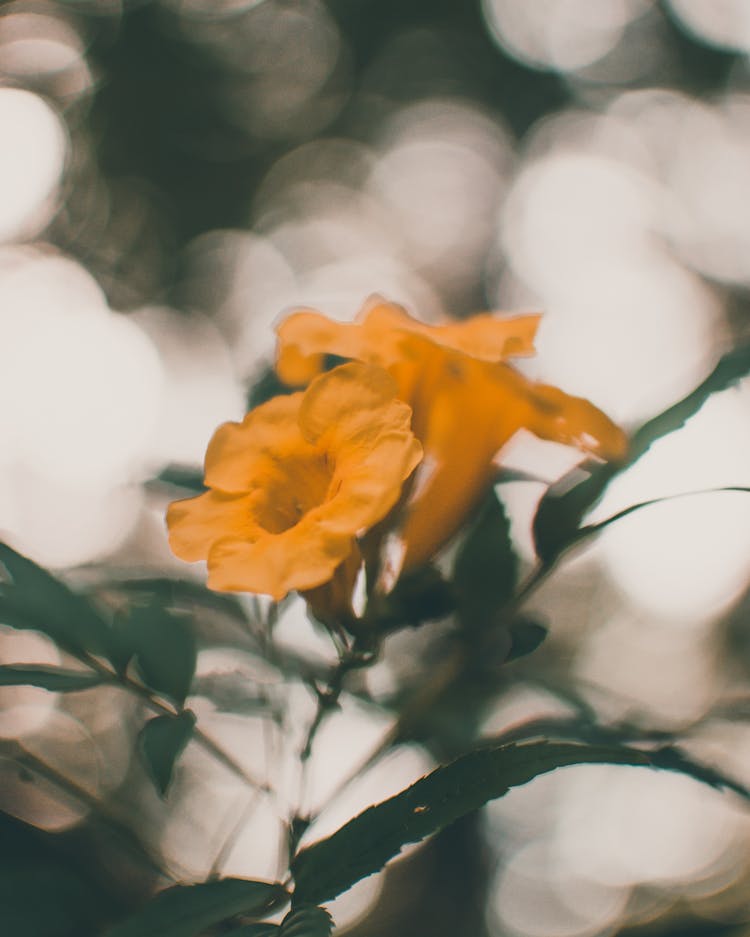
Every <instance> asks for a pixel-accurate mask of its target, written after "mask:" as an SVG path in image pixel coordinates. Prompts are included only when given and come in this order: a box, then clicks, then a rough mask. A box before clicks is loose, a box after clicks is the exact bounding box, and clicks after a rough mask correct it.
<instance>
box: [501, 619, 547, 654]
mask: <svg viewBox="0 0 750 937" xmlns="http://www.w3.org/2000/svg"><path fill="white" fill-rule="evenodd" d="M508 630H509V631H510V650H509V651H508V656H507V658H506V660H517V659H518V658H519V657H525V656H526V655H527V654H531V652H532V651H535V650H536V649H537V648H538V647H539V645H540V644H541V643H542V642H543V641H544V639H545V638H546V637H547V633H548V632H547V628H545V626H544V625H541V624H539V622H538V621H532V620H531V619H530V618H517V619H516V620H515V621H514V622H513V623H512V624H511V625H510V627H509V629H508Z"/></svg>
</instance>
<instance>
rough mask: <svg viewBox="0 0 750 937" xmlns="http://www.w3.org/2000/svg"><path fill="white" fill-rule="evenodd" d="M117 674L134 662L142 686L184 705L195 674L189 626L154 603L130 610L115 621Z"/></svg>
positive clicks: (189, 623)
mask: <svg viewBox="0 0 750 937" xmlns="http://www.w3.org/2000/svg"><path fill="white" fill-rule="evenodd" d="M115 633H116V637H117V643H118V655H119V656H118V661H117V665H118V670H119V671H120V672H123V671H124V670H125V667H127V662H128V661H129V660H130V659H131V658H132V659H134V660H135V663H136V666H137V668H138V672H139V673H140V675H141V677H142V678H143V681H144V683H146V685H147V686H149V687H151V689H152V690H155V691H156V692H157V693H160V694H162V695H163V696H168V697H169V698H170V699H172V700H174V702H175V703H177V704H178V705H180V706H181V705H182V704H183V703H184V702H185V697H186V696H187V695H188V693H189V692H190V684H191V683H192V680H193V674H194V673H195V660H196V646H195V634H194V633H193V627H192V623H191V622H190V620H189V618H187V616H185V615H177V614H174V613H173V612H170V611H169V610H167V609H165V608H163V607H162V606H161V605H159V604H157V603H155V602H154V603H152V604H150V605H146V606H134V607H133V608H131V609H130V612H129V614H128V615H127V616H125V617H122V618H118V619H117V621H116V628H115Z"/></svg>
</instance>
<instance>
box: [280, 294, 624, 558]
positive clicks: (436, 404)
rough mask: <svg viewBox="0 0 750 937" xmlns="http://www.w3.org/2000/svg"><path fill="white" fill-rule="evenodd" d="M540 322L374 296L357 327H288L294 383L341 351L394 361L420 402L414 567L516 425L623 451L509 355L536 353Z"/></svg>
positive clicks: (301, 318) (409, 545) (406, 388)
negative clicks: (421, 313) (420, 310)
mask: <svg viewBox="0 0 750 937" xmlns="http://www.w3.org/2000/svg"><path fill="white" fill-rule="evenodd" d="M539 319H540V316H538V315H523V316H516V317H513V318H497V317H496V316H494V315H492V314H489V313H485V314H482V315H477V316H474V317H472V318H470V319H467V320H466V321H460V322H459V321H457V322H451V323H449V324H446V325H436V326H430V325H425V324H424V323H421V322H418V321H417V320H415V319H413V318H412V317H411V316H409V315H408V313H407V312H406V311H405V310H404V309H402V308H401V307H400V306H396V305H394V304H392V303H388V302H385V301H383V300H382V299H380V298H378V297H375V298H373V299H371V300H370V301H369V302H368V303H367V304H366V305H365V307H364V309H363V310H362V312H361V313H360V314H359V316H358V317H357V319H356V321H355V322H353V323H339V322H335V321H332V320H330V319H328V318H326V317H325V316H323V315H321V314H320V313H318V312H314V311H312V310H304V311H300V312H297V313H294V314H292V315H291V316H289V317H288V318H286V319H285V320H284V321H283V322H281V324H280V325H279V327H278V338H279V341H278V357H277V365H276V368H277V372H278V374H279V377H280V378H281V379H282V380H283V381H284V382H285V383H288V384H290V385H302V384H305V383H307V382H308V381H309V380H311V379H312V378H313V377H314V376H315V375H316V374H318V373H319V372H320V370H321V368H323V366H324V362H325V356H326V355H330V354H334V355H339V356H341V357H345V358H354V359H357V360H359V361H364V362H369V363H372V364H377V365H379V366H380V367H383V368H385V369H387V370H388V371H389V373H390V374H391V375H393V377H394V378H395V380H396V383H397V385H398V396H399V397H400V399H401V400H403V401H405V402H406V403H408V404H409V405H410V406H411V408H412V410H413V419H412V429H413V431H414V433H415V434H416V436H417V437H418V438H419V439H420V441H421V442H422V445H423V446H424V453H425V459H424V464H423V465H422V467H421V469H420V473H421V474H420V476H418V478H417V484H416V490H415V492H414V493H413V496H412V499H411V501H410V503H409V504H408V506H407V509H406V512H405V516H404V519H403V523H402V527H401V531H400V536H401V540H402V543H403V548H404V550H405V554H404V558H403V564H404V567H405V568H409V567H414V566H417V565H419V564H421V563H423V562H425V561H426V560H428V559H429V558H430V557H431V556H432V555H433V554H434V553H435V552H436V551H437V550H439V549H440V547H441V546H442V545H443V544H445V543H446V541H447V540H448V539H449V538H450V537H451V536H453V535H454V534H455V533H456V532H457V531H458V529H459V528H460V527H461V525H462V524H463V523H464V521H465V520H466V519H467V517H468V516H469V514H470V513H471V511H472V510H473V509H474V508H475V507H476V505H477V503H478V502H479V500H480V499H481V498H482V496H483V494H484V493H485V492H486V490H487V488H488V487H489V486H490V485H491V483H492V479H493V477H494V474H495V471H494V467H493V460H494V459H495V456H496V455H497V453H498V451H499V450H500V449H501V448H502V447H503V446H504V445H505V443H506V442H508V440H509V439H510V438H511V437H512V436H513V435H514V434H515V433H516V432H517V431H518V430H519V429H521V428H524V427H525V428H526V429H528V430H530V431H531V432H532V433H535V434H536V435H537V436H539V437H541V438H542V439H550V440H555V441H557V442H562V443H568V444H570V445H574V446H577V447H578V448H579V449H581V450H583V451H585V452H590V453H592V454H594V455H597V456H599V457H601V458H605V459H618V458H620V457H622V455H623V454H624V452H625V446H626V437H625V435H624V433H623V432H622V430H620V429H619V428H618V427H617V426H615V424H614V423H612V421H611V420H610V419H609V418H608V417H607V416H605V414H604V413H602V412H601V410H599V409H597V408H596V407H595V406H594V405H593V404H591V403H589V402H588V401H587V400H583V399H581V398H579V397H571V396H569V395H568V394H565V393H564V392H563V391H561V390H558V389H557V388H556V387H551V386H549V385H545V384H538V383H534V382H532V381H529V380H528V379H527V378H525V377H524V376H523V375H521V374H520V373H518V372H517V371H516V370H514V369H513V368H512V367H510V366H509V365H508V364H506V363H504V361H505V359H506V358H508V357H511V356H519V355H530V354H532V353H533V350H534V347H533V340H534V335H535V332H536V329H537V326H538V324H539Z"/></svg>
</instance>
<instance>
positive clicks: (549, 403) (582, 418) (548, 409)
mask: <svg viewBox="0 0 750 937" xmlns="http://www.w3.org/2000/svg"><path fill="white" fill-rule="evenodd" d="M529 399H530V402H531V405H532V406H531V413H530V415H529V421H528V423H527V424H526V425H527V426H528V428H529V429H530V430H531V432H532V433H536V435H537V436H539V437H540V438H542V439H552V440H554V441H555V442H562V443H566V444H567V445H569V446H576V447H577V448H578V449H581V450H583V451H584V452H590V453H592V454H593V455H596V456H598V457H599V458H602V459H609V460H613V461H617V460H618V459H621V458H622V457H623V456H624V455H625V451H626V449H627V445H628V439H627V436H626V435H625V433H624V432H623V431H622V430H621V429H620V427H619V426H616V425H615V424H614V423H613V422H612V420H610V419H609V417H608V416H607V415H606V414H604V413H602V411H601V410H600V409H599V408H598V407H595V406H594V405H593V403H590V402H589V401H588V400H584V398H582V397H571V396H570V394H566V393H564V391H561V390H559V389H558V388H557V387H551V386H549V385H548V384H535V385H532V386H531V387H530V388H529Z"/></svg>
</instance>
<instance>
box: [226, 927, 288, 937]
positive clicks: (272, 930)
mask: <svg viewBox="0 0 750 937" xmlns="http://www.w3.org/2000/svg"><path fill="white" fill-rule="evenodd" d="M280 931H281V928H280V927H279V925H278V924H242V925H240V927H235V928H234V929H233V930H230V931H228V932H227V933H226V934H224V935H223V937H280V933H279V932H280Z"/></svg>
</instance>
